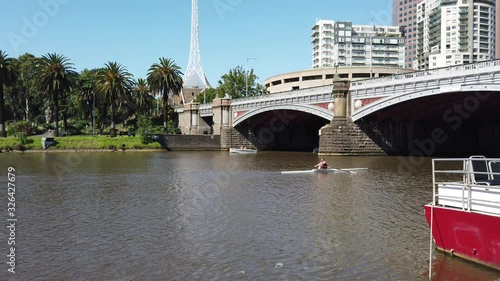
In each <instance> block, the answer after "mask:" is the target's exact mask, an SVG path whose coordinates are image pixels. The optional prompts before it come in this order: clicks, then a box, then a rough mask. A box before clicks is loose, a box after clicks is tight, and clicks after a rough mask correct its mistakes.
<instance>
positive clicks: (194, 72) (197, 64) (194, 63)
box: [182, 0, 210, 102]
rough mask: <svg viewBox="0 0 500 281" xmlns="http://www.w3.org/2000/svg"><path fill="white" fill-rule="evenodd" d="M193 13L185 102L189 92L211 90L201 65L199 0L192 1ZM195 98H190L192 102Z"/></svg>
mask: <svg viewBox="0 0 500 281" xmlns="http://www.w3.org/2000/svg"><path fill="white" fill-rule="evenodd" d="M192 1H193V3H192V11H191V48H190V50H189V62H188V66H187V68H186V73H185V74H184V85H183V88H184V89H185V91H183V92H184V93H183V97H182V99H183V101H184V102H186V98H187V97H186V94H187V93H188V92H193V95H194V92H197V93H196V94H198V93H200V92H203V91H204V90H206V89H209V88H210V83H208V80H207V78H206V77H205V72H204V71H203V65H202V64H201V55H200V36H199V26H198V0H192ZM192 98H193V97H192V96H191V97H189V98H188V100H191V99H192Z"/></svg>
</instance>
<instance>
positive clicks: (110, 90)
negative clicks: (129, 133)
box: [98, 62, 134, 137]
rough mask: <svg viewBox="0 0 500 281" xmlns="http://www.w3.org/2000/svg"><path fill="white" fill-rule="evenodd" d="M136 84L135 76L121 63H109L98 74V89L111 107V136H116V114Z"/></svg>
mask: <svg viewBox="0 0 500 281" xmlns="http://www.w3.org/2000/svg"><path fill="white" fill-rule="evenodd" d="M133 84H134V81H133V75H132V74H130V73H129V72H128V71H127V69H126V68H125V67H124V66H122V65H121V64H119V63H116V62H108V63H106V64H105V65H104V68H102V69H100V70H99V72H98V88H99V91H100V92H101V93H102V94H103V98H104V100H106V102H107V103H108V104H110V105H111V136H112V137H114V136H116V126H115V114H116V110H117V107H118V106H119V105H120V103H122V102H123V101H124V100H125V99H126V95H127V92H128V91H130V89H132V87H133Z"/></svg>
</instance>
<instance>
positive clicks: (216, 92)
mask: <svg viewBox="0 0 500 281" xmlns="http://www.w3.org/2000/svg"><path fill="white" fill-rule="evenodd" d="M223 97H224V92H223V91H222V89H221V88H210V89H206V90H205V91H204V92H202V93H199V94H198V95H197V96H196V97H195V98H194V99H193V101H195V102H199V103H211V102H212V101H213V100H214V99H216V98H223Z"/></svg>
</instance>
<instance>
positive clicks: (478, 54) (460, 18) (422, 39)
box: [414, 0, 496, 69]
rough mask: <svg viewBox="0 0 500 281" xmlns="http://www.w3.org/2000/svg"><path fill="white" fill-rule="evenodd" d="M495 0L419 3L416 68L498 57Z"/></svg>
mask: <svg viewBox="0 0 500 281" xmlns="http://www.w3.org/2000/svg"><path fill="white" fill-rule="evenodd" d="M495 2H496V0H424V1H422V2H421V3H419V4H418V6H417V31H418V34H417V54H418V56H417V59H416V60H415V63H414V64H415V65H416V67H415V68H416V69H433V68H439V67H446V66H452V65H459V64H464V63H474V62H479V61H486V60H492V59H494V58H495V45H496V44H495V37H496V34H495V33H496V28H495V25H496V6H495Z"/></svg>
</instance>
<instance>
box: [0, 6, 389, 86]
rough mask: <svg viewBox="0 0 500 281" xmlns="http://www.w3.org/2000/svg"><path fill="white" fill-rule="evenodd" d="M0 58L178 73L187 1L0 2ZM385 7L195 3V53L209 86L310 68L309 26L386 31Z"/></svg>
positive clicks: (184, 51) (186, 41)
mask: <svg viewBox="0 0 500 281" xmlns="http://www.w3.org/2000/svg"><path fill="white" fill-rule="evenodd" d="M0 3H1V4H2V17H0V50H4V51H6V52H7V53H8V54H9V55H10V56H12V57H18V56H19V55H21V54H23V53H26V52H28V53H31V54H33V55H35V56H41V55H43V54H46V53H54V52H55V53H58V54H62V55H65V56H66V57H68V58H69V59H70V60H71V62H72V63H73V64H74V65H75V68H76V69H77V70H78V71H81V70H83V69H85V68H89V69H90V68H97V67H101V66H103V65H104V64H105V63H106V62H108V61H116V62H118V63H120V64H122V65H124V66H125V67H126V68H127V69H128V70H129V71H130V72H131V73H132V74H134V76H135V78H145V76H146V74H147V70H148V68H149V67H150V66H151V64H153V63H156V62H157V61H158V58H159V57H165V58H171V59H173V60H174V61H175V62H176V63H177V64H178V65H179V66H180V67H181V68H182V71H183V72H184V71H185V68H186V67H187V63H188V57H189V46H190V30H191V0H143V1H129V0H100V1H97V0H33V1H11V0H1V2H0ZM390 15H391V0H351V1H339V0H309V1H305V0H295V1H294V0H199V21H200V45H201V48H200V49H201V57H202V63H203V67H204V69H205V73H206V75H207V78H208V80H209V82H210V83H211V84H212V85H216V83H217V81H218V80H219V79H220V77H221V76H222V75H223V74H225V73H227V72H228V71H229V70H230V69H232V68H234V67H236V66H238V65H240V66H243V67H245V66H246V62H247V58H257V60H250V61H249V63H248V65H249V69H250V68H253V69H254V70H255V73H256V75H257V76H258V77H259V82H260V83H263V82H264V80H265V79H266V78H268V77H271V76H273V75H278V74H281V73H286V72H293V71H298V70H303V69H309V68H310V67H311V56H312V45H311V37H310V36H311V28H312V27H313V25H314V24H315V22H316V19H317V18H321V19H329V20H350V21H352V22H353V23H354V24H369V23H371V22H372V20H373V22H374V23H375V24H379V25H390V24H391V19H390Z"/></svg>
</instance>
